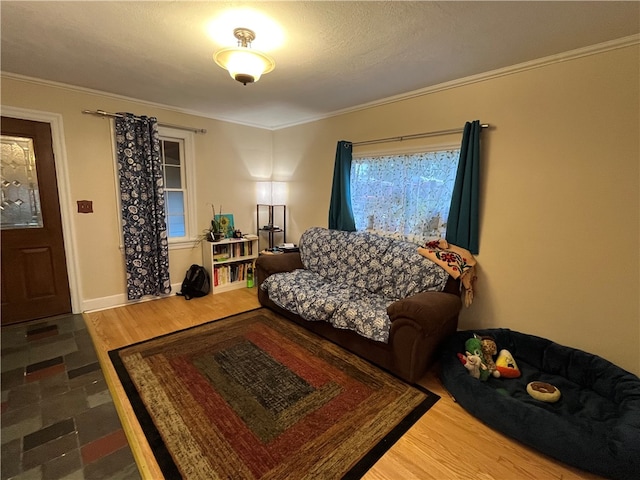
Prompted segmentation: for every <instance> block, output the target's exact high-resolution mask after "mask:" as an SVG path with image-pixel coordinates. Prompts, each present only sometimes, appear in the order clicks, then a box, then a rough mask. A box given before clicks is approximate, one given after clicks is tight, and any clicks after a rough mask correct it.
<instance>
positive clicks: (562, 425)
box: [440, 329, 640, 479]
mask: <svg viewBox="0 0 640 480" xmlns="http://www.w3.org/2000/svg"><path fill="white" fill-rule="evenodd" d="M474 333H477V334H478V335H481V336H484V335H487V336H491V337H493V339H494V340H495V342H496V344H497V347H498V350H501V349H507V350H509V352H511V354H512V355H513V357H514V359H515V361H516V363H517V364H518V368H519V369H520V371H521V373H522V375H521V376H520V377H519V378H493V377H490V378H489V379H488V380H487V381H486V382H482V381H480V380H478V379H476V378H473V377H472V376H471V375H470V374H469V373H468V371H467V370H466V369H465V367H464V366H463V365H462V363H461V362H460V360H459V359H458V357H457V354H458V353H463V354H464V353H465V349H464V348H465V347H464V344H465V342H466V341H467V340H468V339H469V338H471V337H472V336H473V334H474ZM494 359H495V358H494ZM440 361H441V368H442V371H441V377H442V382H443V384H444V386H445V388H446V389H447V390H448V391H449V392H450V393H451V395H453V397H454V398H455V400H456V401H457V402H458V403H459V404H460V405H461V406H462V407H463V408H464V409H465V410H467V411H468V412H469V413H471V414H472V415H473V416H475V417H477V418H478V419H480V420H481V421H483V422H484V423H486V424H487V425H488V426H490V427H492V428H494V429H496V430H498V431H500V432H502V433H504V434H505V435H508V436H510V437H512V438H514V439H516V440H519V441H520V442H522V443H524V444H526V445H529V446H530V447H533V448H535V449H537V450H539V451H540V452H542V453H544V454H546V455H549V456H551V457H553V458H555V459H557V460H560V461H561V462H564V463H567V464H569V465H573V466H575V467H577V468H580V469H583V470H587V471H590V472H593V473H596V474H598V475H603V476H605V477H609V478H615V479H630V478H639V475H640V379H639V378H638V377H637V376H635V375H633V374H632V373H629V372H627V371H625V370H623V369H621V368H620V367H617V366H616V365H614V364H612V363H611V362H609V361H607V360H605V359H603V358H601V357H598V356H596V355H592V354H589V353H586V352H583V351H581V350H577V349H574V348H570V347H566V346H563V345H559V344H557V343H554V342H552V341H550V340H546V339H544V338H540V337H536V336H533V335H526V334H523V333H519V332H515V331H512V330H508V329H490V330H475V331H472V330H470V331H462V332H457V333H455V334H454V335H452V336H450V337H449V338H448V339H447V340H446V341H445V342H444V344H443V345H442V347H441V350H440ZM533 381H540V382H546V383H550V384H552V385H554V386H555V387H557V388H558V389H559V390H560V393H561V397H560V400H559V401H558V402H556V403H545V402H542V401H539V400H535V399H534V398H533V397H531V396H530V395H529V394H528V393H527V390H526V387H527V384H528V383H529V382H533Z"/></svg>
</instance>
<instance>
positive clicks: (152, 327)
mask: <svg viewBox="0 0 640 480" xmlns="http://www.w3.org/2000/svg"><path fill="white" fill-rule="evenodd" d="M257 307H259V304H258V300H257V297H256V292H255V289H240V290H235V291H231V292H226V293H222V294H218V295H209V296H207V297H203V298H196V299H192V300H189V301H187V300H185V299H184V298H182V297H178V296H173V297H169V298H164V299H161V300H154V301H149V302H143V303H138V304H135V305H129V306H125V307H118V308H113V309H109V310H102V311H96V312H88V313H85V314H84V318H85V321H86V323H87V328H88V330H89V332H90V333H91V336H92V338H93V341H94V344H95V347H96V350H97V353H98V358H99V360H100V363H101V365H102V369H103V371H104V374H105V378H106V380H107V384H108V385H109V389H110V390H111V393H112V395H113V397H114V404H115V405H116V408H117V410H118V414H119V415H120V418H121V420H122V424H123V427H124V429H125V432H126V434H127V438H128V440H129V443H130V445H131V449H132V451H133V454H134V457H135V459H136V462H137V463H138V467H139V469H140V473H141V475H142V477H143V478H145V479H149V480H158V479H161V478H162V474H161V472H160V470H159V468H158V466H157V464H156V462H155V460H154V457H153V454H152V452H151V450H150V448H149V446H148V445H147V442H146V440H145V437H144V433H143V432H142V430H141V428H140V426H139V424H138V422H137V420H136V417H135V415H134V413H133V410H132V409H131V406H130V405H129V403H128V402H127V398H126V395H125V394H124V391H123V390H122V386H121V385H120V382H119V381H118V378H117V375H116V373H115V371H114V369H113V367H112V366H111V361H110V360H109V356H108V351H109V350H112V349H114V348H119V347H122V346H125V345H129V344H132V343H136V342H140V341H142V340H147V339H149V338H153V337H156V336H158V335H163V334H166V333H170V332H172V331H175V330H179V329H183V328H187V327H190V326H193V325H198V324H201V323H205V322H208V321H210V320H215V319H219V318H223V317H226V316H228V315H233V314H236V313H239V312H242V311H246V310H250V309H252V308H257ZM420 383H421V384H422V385H423V386H424V387H426V388H427V389H429V390H431V391H432V392H435V393H437V394H438V395H440V396H441V399H440V400H439V401H438V402H437V403H436V404H435V405H434V406H433V407H432V408H431V409H430V410H429V411H428V412H427V413H426V414H425V415H424V416H423V417H422V418H421V419H420V420H419V421H418V422H417V423H416V424H415V425H414V426H413V427H412V428H411V429H410V430H409V431H408V432H407V433H406V434H405V435H404V436H403V437H402V438H401V439H400V440H399V441H398V442H397V443H396V444H395V445H394V446H393V447H392V448H391V449H390V450H389V451H388V452H387V453H386V454H385V455H384V457H382V458H381V459H380V460H379V461H378V462H377V463H376V464H375V465H374V467H373V468H371V470H369V472H367V474H366V475H365V476H364V477H363V478H364V479H366V480H383V479H384V480H397V479H400V478H401V479H469V478H474V479H476V480H477V479H496V480H510V479H553V478H558V479H560V478H562V479H579V478H587V479H596V478H599V477H597V476H595V475H592V474H589V473H586V472H582V471H580V470H577V469H574V468H571V467H569V466H566V465H564V464H561V463H558V462H556V461H554V460H552V459H550V458H549V457H546V456H544V455H542V454H540V453H538V452H536V451H535V450H532V449H530V448H528V447H525V446H523V445H522V444H520V443H518V442H515V441H513V440H511V439H509V438H507V437H505V436H503V435H502V434H500V433H498V432H495V431H493V430H491V429H490V428H488V427H486V426H485V425H484V424H482V423H481V422H480V421H478V420H477V419H475V418H474V417H472V416H471V415H469V414H468V413H467V412H466V411H465V410H463V409H462V407H460V406H459V405H457V404H456V403H455V402H454V401H453V399H452V398H451V397H450V396H449V395H448V393H447V391H446V390H445V389H444V388H443V387H442V385H441V384H440V382H439V381H438V378H437V375H436V370H435V369H433V370H431V371H429V372H427V374H426V375H425V377H424V378H423V379H422V380H421V382H420Z"/></svg>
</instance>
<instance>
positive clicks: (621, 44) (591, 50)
mask: <svg viewBox="0 0 640 480" xmlns="http://www.w3.org/2000/svg"><path fill="white" fill-rule="evenodd" d="M639 43H640V34H635V35H630V36H627V37H622V38H618V39H615V40H610V41H608V42H603V43H598V44H595V45H590V46H588V47H582V48H578V49H575V50H569V51H567V52H563V53H558V54H555V55H550V56H547V57H542V58H539V59H536V60H531V61H529V62H524V63H519V64H516V65H512V66H509V67H504V68H500V69H497V70H491V71H488V72H484V73H479V74H477V75H471V76H469V77H463V78H459V79H456V80H451V81H449V82H444V83H440V84H438V85H432V86H430V87H425V88H421V89H419V90H413V91H411V92H406V93H401V94H398V95H393V96H391V97H386V98H382V99H380V100H374V101H372V102H368V103H364V104H360V105H356V106H354V107H349V108H344V109H341V110H335V111H333V112H329V113H326V114H322V115H314V116H311V117H309V118H307V119H305V120H301V121H296V122H291V123H283V124H279V125H273V126H270V127H268V126H265V125H259V124H254V123H250V122H238V121H237V120H232V119H229V118H225V117H222V116H209V115H205V114H203V113H202V112H197V111H194V110H189V109H184V108H179V107H175V106H172V105H165V104H161V103H155V102H149V101H147V100H141V99H138V98H132V97H126V96H124V95H118V94H115V93H109V92H103V91H100V90H93V89H90V88H85V87H79V86H76V85H70V84H66V83H60V82H54V81H50V80H43V79H39V78H33V77H28V76H25V75H20V74H16V73H9V72H0V74H1V75H2V76H3V77H6V78H12V79H16V80H21V81H23V82H28V83H34V84H37V85H44V86H52V87H56V88H61V89H64V90H69V91H74V92H81V93H86V94H89V95H99V96H101V97H108V98H112V99H116V100H122V101H128V102H135V103H138V104H142V105H147V106H150V107H154V108H161V109H165V110H170V111H172V112H177V113H183V114H185V115H191V116H195V117H200V118H206V119H209V120H218V121H221V122H227V123H234V124H237V125H243V126H247V127H254V128H260V129H263V130H271V131H277V130H282V129H285V128H290V127H295V126H298V125H304V124H307V123H311V122H316V121H318V120H324V119H327V118H332V117H336V116H339V115H344V114H347V113H353V112H359V111H362V110H367V109H370V108H375V107H379V106H382V105H388V104H392V103H397V102H402V101H404V100H409V99H412V98H416V97H422V96H425V95H431V94H433V93H438V92H442V91H444V90H450V89H452V88H458V87H462V86H465V85H471V84H473V83H479V82H484V81H487V80H492V79H495V78H499V77H504V76H507V75H513V74H516V73H521V72H526V71H527V70H532V69H536V68H543V67H546V66H549V65H553V64H556V63H562V62H566V61H569V60H575V59H578V58H582V57H587V56H590V55H596V54H599V53H604V52H608V51H611V50H617V49H620V48H625V47H630V46H633V45H638V44H639Z"/></svg>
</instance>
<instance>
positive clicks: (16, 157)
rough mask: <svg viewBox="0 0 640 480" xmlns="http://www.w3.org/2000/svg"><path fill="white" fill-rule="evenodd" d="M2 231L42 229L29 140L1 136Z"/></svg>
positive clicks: (36, 182) (0, 201)
mask: <svg viewBox="0 0 640 480" xmlns="http://www.w3.org/2000/svg"><path fill="white" fill-rule="evenodd" d="M0 143H1V146H2V157H1V165H2V171H1V172H0V177H1V178H0V182H1V187H2V198H1V200H0V216H1V218H2V222H1V225H2V229H3V230H5V229H12V228H41V227H42V226H43V224H42V211H41V209H40V194H39V192H38V178H37V175H36V155H35V152H34V149H33V140H32V139H31V138H22V137H12V136H7V135H2V136H0Z"/></svg>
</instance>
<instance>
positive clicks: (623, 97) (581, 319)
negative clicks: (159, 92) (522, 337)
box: [2, 45, 640, 374]
mask: <svg viewBox="0 0 640 480" xmlns="http://www.w3.org/2000/svg"><path fill="white" fill-rule="evenodd" d="M638 50H639V49H638V46H637V45H636V46H632V47H626V48H621V49H618V50H613V51H610V52H606V53H600V54H596V55H591V56H586V57H582V58H578V59H573V60H568V61H564V62H560V63H554V64H551V65H548V66H545V67H540V68H535V69H531V70H526V71H522V72H520V73H513V74H510V75H505V76H500V77H497V78H493V79H491V80H485V81H482V82H477V83H473V84H469V85H466V86H460V87H457V88H451V89H446V90H442V91H439V92H437V93H432V94H428V95H423V96H420V97H416V98H412V99H407V100H402V101H397V102H395V103H390V104H387V105H383V106H378V107H373V108H369V109H366V110H361V111H358V112H354V113H348V114H344V115H340V116H336V117H332V118H329V119H325V120H321V121H317V122H313V123H308V124H305V125H300V126H296V127H291V128H286V129H282V130H278V131H275V132H271V131H268V130H261V129H256V128H252V127H243V126H240V125H235V124H230V123H225V122H220V121H216V120H210V119H205V118H201V117H194V116H190V115H186V114H182V113H177V112H173V111H170V110H167V109H162V108H158V107H154V106H150V105H147V104H143V103H137V102H130V101H124V100H119V99H115V98H113V97H110V96H107V95H94V94H90V93H84V92H81V91H75V90H71V89H63V88H58V87H52V86H45V85H41V84H35V83H32V82H26V81H22V80H15V79H9V78H5V77H3V82H2V104H3V105H10V106H15V107H22V108H28V109H34V110H41V111H46V112H54V113H59V114H61V115H62V118H63V122H64V133H65V145H66V151H67V160H68V171H69V182H70V189H71V191H70V199H69V200H70V202H72V204H73V205H75V201H76V200H80V199H89V200H93V201H94V211H95V213H94V214H92V215H81V214H77V213H75V212H68V214H69V215H70V217H71V219H72V223H73V227H74V235H75V236H76V237H77V238H76V239H75V240H76V245H77V250H78V251H77V252H75V254H76V255H77V258H78V264H79V272H78V276H79V280H80V287H79V288H80V289H81V297H82V300H83V305H84V306H87V305H88V306H96V305H100V304H101V303H103V304H105V305H108V304H114V303H117V302H118V301H120V302H123V301H124V291H125V283H124V272H123V267H122V263H123V261H122V254H121V252H120V250H119V248H118V245H119V238H120V234H119V232H118V228H117V215H118V213H117V211H116V199H115V179H114V171H113V155H112V144H111V133H110V128H109V122H108V121H107V120H104V119H100V118H94V117H90V116H87V115H83V114H81V113H80V112H81V110H83V109H87V108H88V109H96V108H101V109H104V110H107V111H123V110H126V111H132V112H134V113H137V114H147V115H155V116H157V117H158V118H159V119H160V121H164V122H167V123H174V124H181V125H189V126H193V127H199V128H206V129H207V130H208V131H209V133H207V134H206V135H197V136H196V137H195V138H196V156H197V178H198V181H197V198H198V201H197V214H198V228H199V229H204V228H205V227H206V226H207V224H208V222H209V220H210V210H209V207H208V206H207V203H211V202H213V203H214V204H216V205H219V204H222V205H223V208H224V210H225V211H227V212H230V213H233V214H234V215H235V220H236V225H237V226H239V227H240V228H241V229H243V230H245V229H246V230H250V231H253V230H254V229H255V218H254V212H255V210H254V208H255V195H254V190H253V188H254V187H253V182H254V181H255V180H257V179H262V178H269V177H270V176H271V175H272V176H273V179H275V180H287V181H289V182H290V190H289V201H288V213H289V219H288V224H287V226H288V229H289V232H290V234H289V235H288V240H289V241H297V239H298V238H299V236H300V234H301V233H302V232H303V231H304V230H305V229H306V228H307V227H309V226H312V225H323V226H326V224H327V212H328V204H329V197H330V188H331V179H332V174H333V163H334V155H335V145H336V141H338V140H340V139H345V140H351V141H359V140H366V139H372V138H379V137H389V136H395V135H403V134H410V133H417V132H423V131H434V130H442V129H447V128H452V127H457V126H460V127H461V126H462V125H464V122H465V121H468V120H474V119H480V120H481V121H482V122H485V123H490V124H491V125H493V128H492V129H491V130H490V131H485V132H484V133H483V147H482V149H483V163H484V164H483V170H482V172H483V180H482V183H483V194H482V219H481V239H480V255H478V260H479V263H480V267H479V279H478V284H477V297H476V300H475V302H474V303H473V305H472V306H471V307H470V308H469V309H466V310H465V311H463V312H462V315H461V319H460V327H461V328H463V329H467V328H484V327H508V328H512V329H514V330H519V331H523V332H527V333H532V334H537V335H540V336H543V337H547V338H550V339H553V340H555V341H557V342H560V343H563V344H566V345H571V346H575V347H578V348H581V349H584V350H586V351H589V352H593V353H596V354H599V355H601V356H603V357H605V358H607V359H609V360H611V361H613V362H615V363H617V364H618V365H620V366H622V367H623V368H626V369H628V370H630V371H633V372H634V373H636V374H640V347H639V345H640V299H639V292H640V258H639V256H640V252H639V250H640V248H639V246H640V245H639V237H640V229H639V221H640V162H639V158H640V152H639V144H640V138H639V131H640V121H639V111H640V98H639V87H638V86H639V85H640V78H639V71H638V69H639V66H638V64H639V62H638V58H639V53H640V52H639V51H638ZM421 142H422V143H424V144H429V145H451V144H454V145H456V144H459V142H460V138H459V136H456V135H453V136H449V137H435V138H431V139H428V140H422V141H421ZM389 147H393V146H388V145H387V146H384V147H381V148H389ZM403 148H404V145H403ZM356 152H358V150H356ZM200 261H201V255H200V251H199V249H198V248H196V249H184V250H173V251H172V252H171V257H170V262H171V280H172V282H173V283H179V282H180V281H181V280H182V277H183V275H184V271H185V270H186V268H187V267H188V266H189V265H190V264H191V263H192V262H200ZM105 299H106V300H105Z"/></svg>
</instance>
